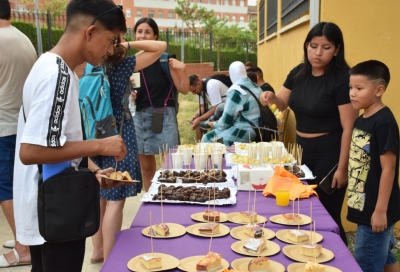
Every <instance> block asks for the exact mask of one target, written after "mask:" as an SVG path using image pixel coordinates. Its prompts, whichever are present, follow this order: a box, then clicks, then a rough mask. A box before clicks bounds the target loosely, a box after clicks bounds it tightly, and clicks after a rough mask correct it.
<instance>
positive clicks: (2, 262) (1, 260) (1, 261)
mask: <svg viewBox="0 0 400 272" xmlns="http://www.w3.org/2000/svg"><path fill="white" fill-rule="evenodd" d="M13 251H14V255H15V260H16V262H15V263H13V264H10V263H8V262H7V259H6V257H5V256H4V254H3V255H1V256H0V268H4V267H15V266H24V265H31V263H30V262H29V263H20V262H19V261H20V259H19V255H18V252H17V251H16V250H15V248H13Z"/></svg>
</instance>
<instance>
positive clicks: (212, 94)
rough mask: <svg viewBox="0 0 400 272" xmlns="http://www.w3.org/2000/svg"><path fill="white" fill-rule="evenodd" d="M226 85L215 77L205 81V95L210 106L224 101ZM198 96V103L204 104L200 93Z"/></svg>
mask: <svg viewBox="0 0 400 272" xmlns="http://www.w3.org/2000/svg"><path fill="white" fill-rule="evenodd" d="M228 89H229V88H228V86H226V85H225V84H224V83H222V82H221V81H219V80H217V79H210V80H209V81H208V82H207V95H206V99H207V100H208V102H209V103H210V105H211V107H214V106H216V105H218V104H219V103H222V102H225V100H226V93H227V92H228ZM198 96H199V99H200V100H199V101H200V104H204V99H203V96H202V95H198Z"/></svg>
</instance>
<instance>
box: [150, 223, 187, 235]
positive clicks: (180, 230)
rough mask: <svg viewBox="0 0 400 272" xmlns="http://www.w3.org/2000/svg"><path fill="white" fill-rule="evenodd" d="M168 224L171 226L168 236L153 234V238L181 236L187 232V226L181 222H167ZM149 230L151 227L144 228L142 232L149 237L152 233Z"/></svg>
mask: <svg viewBox="0 0 400 272" xmlns="http://www.w3.org/2000/svg"><path fill="white" fill-rule="evenodd" d="M165 224H167V225H168V227H169V234H168V235H167V236H160V235H157V236H153V238H157V239H168V238H175V237H179V236H182V235H184V234H185V233H186V228H185V227H184V226H182V225H179V224H175V223H165ZM149 230H150V227H146V228H144V229H143V230H142V234H143V235H144V236H147V237H151V235H150V234H149Z"/></svg>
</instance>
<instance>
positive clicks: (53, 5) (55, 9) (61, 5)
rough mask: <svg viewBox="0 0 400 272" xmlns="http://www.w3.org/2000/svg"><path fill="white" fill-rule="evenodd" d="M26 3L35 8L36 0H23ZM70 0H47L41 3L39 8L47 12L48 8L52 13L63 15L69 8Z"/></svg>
mask: <svg viewBox="0 0 400 272" xmlns="http://www.w3.org/2000/svg"><path fill="white" fill-rule="evenodd" d="M22 2H23V3H24V4H25V5H28V6H29V7H30V8H31V9H34V6H35V1H34V0H22ZM67 3H68V0H51V1H45V2H44V3H42V4H40V5H39V10H41V11H45V12H47V11H48V10H49V11H50V13H51V14H52V15H55V16H56V15H61V14H64V12H65V10H66V9H67Z"/></svg>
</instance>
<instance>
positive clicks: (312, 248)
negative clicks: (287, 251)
mask: <svg viewBox="0 0 400 272" xmlns="http://www.w3.org/2000/svg"><path fill="white" fill-rule="evenodd" d="M321 252H322V246H321V245H319V244H311V243H307V244H304V245H301V249H300V254H301V255H304V256H310V257H316V258H318V257H319V255H321Z"/></svg>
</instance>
